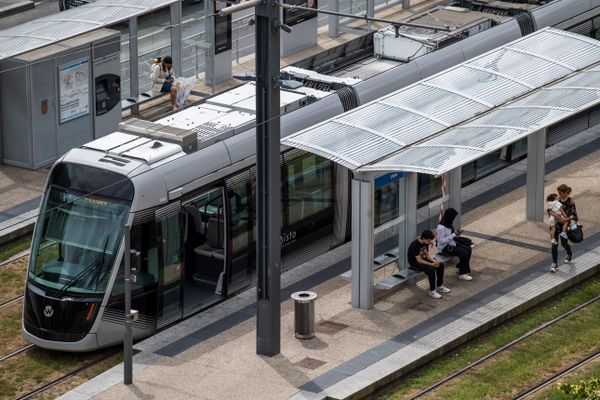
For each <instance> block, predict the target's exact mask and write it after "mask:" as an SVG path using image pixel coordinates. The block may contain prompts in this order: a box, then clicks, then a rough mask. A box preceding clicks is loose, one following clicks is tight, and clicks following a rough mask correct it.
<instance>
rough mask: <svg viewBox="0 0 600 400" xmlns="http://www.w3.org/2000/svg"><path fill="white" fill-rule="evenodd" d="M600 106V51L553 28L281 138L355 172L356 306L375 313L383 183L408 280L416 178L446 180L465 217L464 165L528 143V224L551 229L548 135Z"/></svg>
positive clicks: (451, 197) (451, 200) (414, 232)
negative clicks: (393, 192)
mask: <svg viewBox="0 0 600 400" xmlns="http://www.w3.org/2000/svg"><path fill="white" fill-rule="evenodd" d="M598 104H600V42H599V41H597V40H594V39H590V38H588V37H584V36H581V35H577V34H573V33H569V32H565V31H561V30H557V29H553V28H546V29H543V30H540V31H537V32H535V33H532V34H530V35H528V36H526V37H523V38H520V39H518V40H515V41H513V42H511V43H508V44H506V45H504V46H501V47H499V48H497V49H495V50H492V51H490V52H488V53H485V54H483V55H480V56H478V57H475V58H473V59H471V60H468V61H466V62H464V63H462V64H460V65H457V66H454V67H452V68H450V69H447V70H445V71H443V72H441V73H439V74H436V75H434V76H431V77H429V78H427V79H424V80H422V81H420V82H417V83H415V84H413V85H410V86H407V87H405V88H403V89H400V90H398V91H396V92H394V93H392V94H390V95H387V96H384V97H382V98H380V99H378V100H375V101H373V102H371V103H368V104H366V105H364V106H362V107H359V108H357V109H354V110H351V111H349V112H347V113H345V114H342V115H341V116H337V117H334V118H331V119H329V120H328V121H325V122H322V123H320V124H317V125H314V126H312V127H310V128H307V129H305V130H303V131H300V132H298V133H296V134H294V135H291V136H288V137H286V138H284V139H282V143H283V144H285V145H288V146H291V147H296V148H299V149H302V150H305V151H309V152H312V153H314V154H317V155H320V156H322V157H325V158H327V159H330V160H332V161H335V162H336V163H338V164H340V165H342V166H344V167H346V168H348V169H349V170H350V171H351V172H352V176H353V178H352V221H353V224H352V305H353V307H358V308H363V309H369V308H372V307H373V301H374V300H373V299H374V296H373V294H374V289H373V265H374V263H373V261H374V224H373V211H374V196H373V193H374V179H375V178H376V177H379V176H381V175H382V174H386V173H390V172H402V174H398V176H399V177H400V179H399V181H398V184H399V190H400V206H399V207H400V209H399V216H400V217H399V219H398V221H399V225H400V226H399V230H398V232H399V234H398V235H399V238H398V243H399V247H398V249H397V250H396V251H397V254H398V267H399V270H400V271H399V274H400V276H402V277H403V278H399V281H401V280H402V279H407V278H408V269H407V263H406V256H405V255H406V248H407V246H408V245H409V244H410V242H411V241H412V240H414V238H415V237H416V236H417V220H416V215H417V173H421V174H431V175H438V176H440V175H446V177H447V185H446V186H447V194H448V200H447V203H448V205H449V206H451V207H454V208H455V209H457V210H458V211H459V212H460V209H461V166H462V165H465V164H466V163H468V162H471V161H473V160H476V159H479V158H481V157H484V156H485V155H487V154H490V153H492V152H495V151H497V150H498V149H501V148H503V147H505V146H507V145H509V144H511V143H514V142H516V141H518V140H520V139H523V138H527V154H528V157H527V193H526V195H527V198H526V217H527V219H528V220H531V221H542V218H543V212H544V204H545V201H544V175H545V159H544V155H545V154H544V153H545V148H546V131H547V129H548V128H549V127H550V126H552V125H554V124H556V123H558V122H560V121H563V120H565V119H567V118H570V117H573V116H576V115H578V114H581V113H589V112H590V110H592V109H593V110H594V112H597V111H598V108H597V107H596V108H594V107H595V106H597V105H598Z"/></svg>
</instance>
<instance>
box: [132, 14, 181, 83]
mask: <svg viewBox="0 0 600 400" xmlns="http://www.w3.org/2000/svg"><path fill="white" fill-rule="evenodd" d="M169 26H171V14H170V12H169V8H168V7H165V8H161V9H160V10H157V11H155V12H152V13H148V14H144V15H142V16H140V17H139V19H138V71H139V74H140V76H139V83H140V92H146V91H148V90H150V88H151V87H152V80H151V79H150V73H151V67H152V62H153V60H154V59H155V58H157V57H165V56H169V55H171V31H170V29H169ZM173 69H174V70H175V76H179V74H180V72H181V65H173Z"/></svg>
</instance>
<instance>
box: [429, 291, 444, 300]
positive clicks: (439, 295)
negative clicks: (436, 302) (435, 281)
mask: <svg viewBox="0 0 600 400" xmlns="http://www.w3.org/2000/svg"><path fill="white" fill-rule="evenodd" d="M429 295H430V296H431V297H433V298H434V299H441V298H442V295H441V294H439V293H438V292H437V290H430V291H429Z"/></svg>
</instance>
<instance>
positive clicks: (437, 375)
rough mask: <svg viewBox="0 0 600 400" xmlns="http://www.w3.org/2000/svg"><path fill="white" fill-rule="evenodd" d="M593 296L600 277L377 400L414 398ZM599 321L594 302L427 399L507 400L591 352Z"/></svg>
mask: <svg viewBox="0 0 600 400" xmlns="http://www.w3.org/2000/svg"><path fill="white" fill-rule="evenodd" d="M598 293H600V277H598V276H597V277H595V278H594V279H592V280H591V281H589V282H588V283H586V284H582V285H580V286H578V287H576V288H574V289H571V290H569V291H567V292H565V293H564V294H562V295H561V296H559V297H557V298H556V299H553V300H552V301H550V302H548V303H547V304H545V305H543V306H540V307H537V308H535V309H533V310H531V311H529V312H527V313H525V314H524V315H521V316H519V317H517V318H515V319H513V320H512V321H510V322H509V323H506V324H504V325H503V326H501V327H499V328H498V329H496V330H494V331H492V332H490V333H488V334H486V335H483V336H482V337H480V338H478V339H477V340H475V341H473V342H471V343H469V344H468V345H466V346H463V347H462V348H459V349H457V350H455V351H453V352H452V354H449V355H446V356H444V357H442V358H440V359H439V360H437V361H436V362H434V363H432V364H431V365H430V366H428V367H426V368H424V369H421V370H419V371H417V372H415V373H414V374H412V375H409V376H407V377H406V378H404V379H402V380H401V381H400V382H398V384H397V385H395V386H394V387H393V388H390V389H387V390H386V391H385V393H381V396H380V397H379V398H380V399H401V398H403V397H405V396H409V395H411V394H413V395H414V394H415V393H417V392H418V391H420V390H422V389H423V388H425V387H427V386H429V385H431V384H433V383H435V382H437V381H438V380H440V379H442V378H443V377H445V376H447V375H449V374H451V373H452V372H454V371H456V370H458V369H460V368H463V367H465V366H466V365H468V364H470V363H472V362H474V361H476V360H477V359H479V358H481V357H482V356H484V355H486V354H488V353H490V352H491V351H493V350H495V349H497V348H499V347H501V346H503V345H505V344H506V343H509V342H510V341H512V340H514V339H516V338H518V337H519V336H521V335H523V334H525V333H526V332H528V331H530V330H531V329H533V328H535V327H537V326H539V325H541V324H542V323H544V322H546V321H549V320H551V319H553V318H555V317H556V316H558V315H560V314H562V313H564V312H565V311H568V310H569V309H571V308H573V307H575V306H577V305H578V304H581V303H584V302H585V301H587V300H589V299H591V298H593V297H595V296H597V295H598ZM599 318H600V303H594V304H593V305H591V306H589V307H586V308H585V309H584V310H581V311H579V312H577V313H576V314H574V315H572V316H570V317H568V318H566V319H564V320H563V321H561V322H559V323H557V324H555V325H553V326H551V327H549V328H547V329H545V330H543V331H541V332H539V333H537V334H535V335H533V336H532V337H530V338H528V339H526V340H524V341H523V342H521V343H519V344H518V345H517V346H515V347H513V348H512V349H511V350H508V351H505V352H503V353H500V354H499V355H498V356H496V357H495V358H494V359H493V360H490V361H487V362H486V363H484V364H482V365H479V366H477V367H475V368H474V369H472V370H471V371H469V372H468V373H467V374H465V375H464V376H462V377H461V378H458V379H456V380H454V381H452V382H450V383H448V384H446V385H444V386H442V387H440V388H438V390H437V391H436V392H435V393H433V394H432V395H429V396H427V397H426V398H440V399H441V398H443V399H502V398H512V397H514V395H516V394H517V393H519V392H520V391H523V390H525V389H527V388H528V387H531V386H533V385H534V384H535V383H536V382H539V381H540V377H542V376H544V375H550V374H552V373H555V372H557V371H559V370H561V369H562V368H564V367H566V366H567V365H570V364H572V363H574V362H575V361H577V360H579V359H581V358H583V357H584V356H586V355H588V354H591V353H593V352H594V351H595V350H596V349H597V348H598V343H600V324H598V323H597V321H598V319H599ZM563 398H564V397H563ZM556 399H562V398H561V397H557V398H556Z"/></svg>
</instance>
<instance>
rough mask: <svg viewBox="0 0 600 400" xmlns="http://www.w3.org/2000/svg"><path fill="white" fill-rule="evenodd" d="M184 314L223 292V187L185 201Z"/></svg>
mask: <svg viewBox="0 0 600 400" xmlns="http://www.w3.org/2000/svg"><path fill="white" fill-rule="evenodd" d="M182 208H183V210H184V213H185V220H186V223H185V224H186V225H185V229H184V231H185V238H184V260H185V291H184V314H187V313H188V312H193V311H196V310H198V309H200V308H204V307H206V306H208V305H210V304H212V303H214V302H216V301H218V300H220V298H221V297H222V295H223V294H224V290H223V289H224V288H223V285H224V283H225V282H224V280H225V266H226V254H227V252H226V248H227V246H226V244H225V241H226V235H225V227H226V224H225V209H224V201H223V188H216V189H212V190H208V191H205V192H203V193H201V194H199V195H198V196H195V197H194V198H192V199H190V200H188V201H186V202H185V203H184V204H183V206H182Z"/></svg>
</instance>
